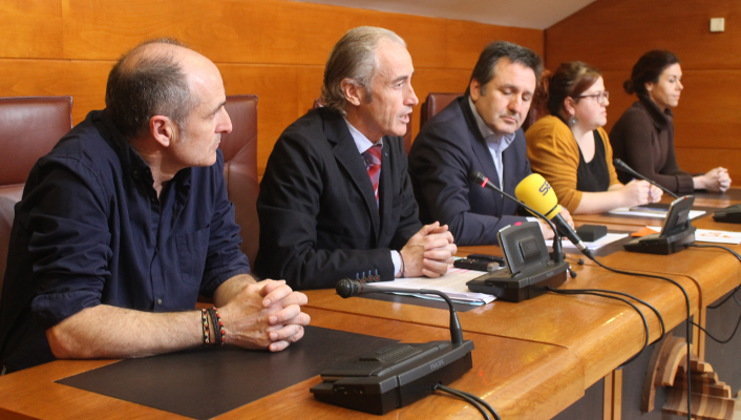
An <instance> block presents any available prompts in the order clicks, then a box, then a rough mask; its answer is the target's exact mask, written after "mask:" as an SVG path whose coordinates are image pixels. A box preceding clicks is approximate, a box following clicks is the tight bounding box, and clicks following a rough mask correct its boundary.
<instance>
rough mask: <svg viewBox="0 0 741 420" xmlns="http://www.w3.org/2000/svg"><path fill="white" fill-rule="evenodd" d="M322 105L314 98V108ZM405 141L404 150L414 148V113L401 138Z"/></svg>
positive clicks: (407, 150)
mask: <svg viewBox="0 0 741 420" xmlns="http://www.w3.org/2000/svg"><path fill="white" fill-rule="evenodd" d="M321 106H324V105H323V104H322V102H321V100H320V99H319V98H317V99H314V103H313V104H312V106H311V107H312V109H313V108H319V107H321ZM401 139H402V140H403V141H404V151H405V152H407V154H408V153H409V149H411V148H412V115H410V116H409V122H408V123H407V132H406V134H404V137H402V138H401Z"/></svg>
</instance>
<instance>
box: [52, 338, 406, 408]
mask: <svg viewBox="0 0 741 420" xmlns="http://www.w3.org/2000/svg"><path fill="white" fill-rule="evenodd" d="M392 342H394V340H391V339H387V338H381V337H373V336H369V335H362V334H354V333H348V332H344V331H336V330H330V329H326V328H320V327H311V326H309V327H307V328H306V334H305V336H304V338H303V339H302V340H301V341H299V342H298V343H295V344H293V345H292V346H290V347H289V348H288V349H286V350H284V351H282V352H278V353H270V352H265V351H249V350H243V349H238V348H209V349H199V350H193V351H184V352H178V353H170V354H165V355H160V356H154V357H147V358H142V359H126V360H122V361H120V362H117V363H113V364H110V365H107V366H104V367H101V368H98V369H95V370H91V371H89V372H85V373H82V374H79V375H75V376H71V377H69V378H64V379H61V380H59V381H57V382H58V383H61V384H65V385H69V386H73V387H76V388H81V389H85V390H87V391H92V392H96V393H99V394H103V395H108V396H111V397H114V398H119V399H122V400H126V401H130V402H134V403H137V404H142V405H146V406H149V407H154V408H158V409H160V410H165V411H170V412H173V413H176V414H180V415H183V416H187V417H193V418H210V417H214V416H217V415H219V414H222V413H225V412H227V411H229V410H232V409H234V408H236V407H239V406H241V405H244V404H247V403H249V402H252V401H254V400H257V399H259V398H262V397H264V396H266V395H269V394H272V393H273V392H276V391H279V390H281V389H284V388H287V387H289V386H291V385H293V384H296V383H298V382H301V381H303V380H305V379H308V378H311V377H313V376H315V375H318V374H319V372H320V371H322V370H323V369H324V368H325V367H328V366H330V365H331V364H332V363H336V361H337V360H338V359H343V358H350V357H353V356H357V355H359V354H360V353H366V352H368V351H373V350H375V349H377V348H380V347H382V346H384V345H386V344H389V343H392ZM306 392H309V390H308V389H307V390H306Z"/></svg>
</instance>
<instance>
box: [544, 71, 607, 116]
mask: <svg viewBox="0 0 741 420" xmlns="http://www.w3.org/2000/svg"><path fill="white" fill-rule="evenodd" d="M600 77H602V75H601V74H600V73H599V71H598V70H597V69H595V68H594V67H592V66H590V65H589V64H587V63H584V62H581V61H569V62H566V63H561V65H560V66H558V69H556V71H555V72H554V73H553V74H552V75H551V76H550V78H549V80H548V111H549V112H550V113H551V115H558V114H559V112H560V111H561V109H562V108H563V101H564V99H566V98H567V97H572V98H574V99H577V98H578V96H579V95H581V94H582V93H584V91H586V90H587V89H589V88H590V87H592V85H593V84H594V83H595V82H596V81H597V80H598V79H599V78H600Z"/></svg>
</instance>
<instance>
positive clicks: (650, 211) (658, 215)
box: [607, 207, 706, 220]
mask: <svg viewBox="0 0 741 420" xmlns="http://www.w3.org/2000/svg"><path fill="white" fill-rule="evenodd" d="M607 213H608V214H612V215H614V216H633V217H652V218H655V219H665V218H666V213H668V211H667V209H661V208H649V207H631V208H627V207H619V208H616V209H613V210H610V211H608V212H607ZM705 213H706V212H705V211H704V210H690V214H689V217H690V220H693V219H697V218H698V217H700V216H703V215H704V214H705Z"/></svg>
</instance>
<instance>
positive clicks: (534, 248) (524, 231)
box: [466, 172, 576, 302]
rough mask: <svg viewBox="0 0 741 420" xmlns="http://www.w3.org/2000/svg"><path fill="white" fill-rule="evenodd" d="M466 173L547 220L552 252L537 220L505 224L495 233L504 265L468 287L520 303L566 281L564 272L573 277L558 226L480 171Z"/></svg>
mask: <svg viewBox="0 0 741 420" xmlns="http://www.w3.org/2000/svg"><path fill="white" fill-rule="evenodd" d="M470 176H471V179H472V180H474V181H475V182H477V183H479V184H480V185H481V187H482V188H490V189H493V190H495V191H497V192H498V193H500V194H502V195H503V196H504V197H507V198H508V199H510V200H512V201H514V202H515V203H517V204H519V205H521V206H523V207H525V208H526V209H527V210H528V211H530V212H531V213H532V214H534V215H536V216H538V217H540V218H541V219H543V220H544V221H545V222H546V223H548V225H549V226H550V228H551V229H552V230H553V253H552V254H551V257H550V258H549V257H548V249H547V248H546V246H545V241H544V239H543V234H542V233H541V231H540V227H539V226H538V224H537V223H533V222H526V223H521V224H520V223H516V224H513V225H510V226H507V227H505V228H503V229H501V230H500V231H499V232H497V237H498V239H499V246H500V247H501V248H502V252H503V253H504V260H505V263H506V268H505V269H503V270H498V271H494V272H492V273H487V274H485V275H483V276H480V277H477V278H475V279H472V280H470V281H468V282H467V283H466V285H467V286H468V289H469V290H471V291H474V292H479V293H488V294H491V295H494V296H496V297H497V298H499V299H502V300H506V301H510V302H520V301H522V300H525V299H530V298H533V297H536V296H539V295H541V294H543V293H545V292H546V291H547V290H548V288H554V287H558V286H560V285H561V284H563V282H564V281H566V272H567V271H568V272H569V273H570V274H571V275H572V277H574V276H576V273H574V272H573V271H571V269H570V268H569V264H568V263H566V262H565V261H564V260H563V252H562V251H561V238H560V237H559V232H558V229H557V228H556V226H554V224H553V222H551V220H549V218H548V217H546V216H545V215H543V214H542V213H541V212H540V211H538V210H536V209H534V208H532V207H530V206H529V205H528V204H527V203H523V202H522V201H521V200H518V199H517V198H515V197H513V196H512V195H510V194H507V193H506V192H504V191H502V190H501V189H500V188H498V187H496V186H495V185H494V184H492V183H491V182H489V179H488V178H487V177H486V176H484V175H483V174H482V173H481V172H472V173H471V174H470Z"/></svg>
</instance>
